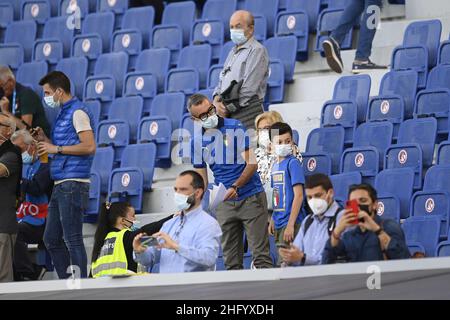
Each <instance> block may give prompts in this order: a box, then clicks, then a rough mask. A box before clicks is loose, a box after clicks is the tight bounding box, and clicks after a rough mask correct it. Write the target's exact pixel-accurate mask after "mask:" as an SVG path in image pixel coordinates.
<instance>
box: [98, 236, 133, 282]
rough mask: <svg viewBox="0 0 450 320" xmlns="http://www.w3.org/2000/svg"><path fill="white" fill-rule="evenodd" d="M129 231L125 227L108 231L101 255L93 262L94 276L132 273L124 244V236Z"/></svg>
mask: <svg viewBox="0 0 450 320" xmlns="http://www.w3.org/2000/svg"><path fill="white" fill-rule="evenodd" d="M127 231H129V230H128V229H124V230H122V231H119V232H117V231H114V232H110V233H108V235H107V236H106V238H105V241H104V242H103V246H102V249H101V251H100V255H99V257H98V258H97V260H96V261H95V262H93V263H92V276H93V277H94V278H98V277H104V276H113V275H123V274H129V273H131V272H130V271H128V260H127V255H126V252H125V247H124V245H123V236H124V234H125V232H127Z"/></svg>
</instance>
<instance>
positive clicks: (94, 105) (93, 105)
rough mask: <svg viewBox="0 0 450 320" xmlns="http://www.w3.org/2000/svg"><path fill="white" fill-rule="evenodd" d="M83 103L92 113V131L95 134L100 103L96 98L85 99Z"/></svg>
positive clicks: (98, 121)
mask: <svg viewBox="0 0 450 320" xmlns="http://www.w3.org/2000/svg"><path fill="white" fill-rule="evenodd" d="M83 104H84V105H85V106H86V108H88V109H89V111H90V112H91V114H92V117H93V118H94V119H93V121H94V126H95V128H93V129H94V133H95V136H97V128H98V124H99V123H100V113H101V110H102V104H101V103H100V101H98V100H87V101H83Z"/></svg>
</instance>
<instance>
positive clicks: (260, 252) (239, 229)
mask: <svg viewBox="0 0 450 320" xmlns="http://www.w3.org/2000/svg"><path fill="white" fill-rule="evenodd" d="M188 109H189V112H190V114H191V117H192V119H193V120H194V122H195V123H196V124H197V125H198V124H201V126H202V130H201V133H198V134H196V132H195V131H194V137H193V139H192V140H191V148H192V163H193V165H194V168H195V169H196V170H197V172H199V173H200V174H201V175H202V177H203V179H204V180H205V182H206V185H207V184H208V175H207V164H208V165H209V168H210V169H211V171H212V172H213V174H214V180H215V183H216V184H219V183H222V184H223V185H224V186H225V187H226V188H227V192H226V195H225V199H224V200H225V201H224V202H222V203H220V204H219V205H218V207H217V209H216V216H217V220H218V222H219V224H220V227H221V228H222V232H223V236H222V251H223V255H224V261H225V266H226V268H227V269H228V270H232V269H243V255H244V235H243V231H244V230H245V233H246V235H247V240H248V244H249V247H250V249H251V251H252V254H253V263H254V265H255V267H256V268H271V267H273V264H272V260H271V258H270V254H269V237H268V234H267V218H268V212H267V199H266V195H265V192H264V188H263V186H262V184H261V180H260V178H259V175H258V173H257V172H256V170H257V164H256V159H255V155H254V152H253V149H251V148H250V141H249V139H250V138H249V137H250V134H249V133H248V132H245V128H244V127H243V125H242V124H241V123H240V122H239V121H238V120H235V119H229V118H221V117H219V116H218V115H217V114H216V109H215V107H214V105H212V104H211V102H210V101H209V100H208V98H207V97H205V96H204V95H201V94H194V95H192V96H191V97H190V98H189V102H188Z"/></svg>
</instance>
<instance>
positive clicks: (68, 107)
mask: <svg viewBox="0 0 450 320" xmlns="http://www.w3.org/2000/svg"><path fill="white" fill-rule="evenodd" d="M39 85H41V86H43V90H44V99H45V102H46V103H47V105H48V106H50V107H58V106H61V111H60V113H59V114H58V117H57V118H56V122H55V126H54V129H53V131H52V139H51V140H49V139H48V138H47V137H46V136H45V135H44V134H43V132H42V130H41V129H39V130H38V133H37V135H38V137H37V139H38V140H39V141H41V142H39V145H38V153H39V156H41V155H45V154H46V153H47V154H52V155H54V156H53V161H52V162H51V165H50V174H51V177H52V179H53V180H54V181H55V187H54V189H53V193H52V197H51V199H50V203H49V208H48V218H47V226H46V228H45V233H44V243H45V246H46V247H47V249H48V251H49V252H50V255H51V257H52V260H53V264H54V265H55V269H56V272H57V273H58V277H59V278H60V279H65V278H68V277H69V276H71V274H70V273H72V275H73V273H74V272H77V270H74V269H73V268H72V270H70V269H69V266H78V268H79V269H80V270H79V272H80V273H81V274H80V275H81V277H82V278H86V276H87V258H86V250H85V248H84V244H83V233H82V229H83V215H84V212H85V209H86V208H87V205H88V196H89V182H90V181H89V174H90V170H91V164H92V159H93V155H94V153H95V148H96V146H95V139H94V131H93V127H94V122H93V117H92V115H91V113H90V111H89V110H88V109H87V108H86V107H85V106H84V105H83V103H82V102H80V101H79V100H78V99H77V98H76V97H72V95H71V94H70V80H69V78H67V76H66V75H65V74H64V73H62V72H59V71H53V72H50V73H49V74H47V75H46V76H45V77H44V78H42V79H41V81H40V82H39ZM77 276H78V275H77Z"/></svg>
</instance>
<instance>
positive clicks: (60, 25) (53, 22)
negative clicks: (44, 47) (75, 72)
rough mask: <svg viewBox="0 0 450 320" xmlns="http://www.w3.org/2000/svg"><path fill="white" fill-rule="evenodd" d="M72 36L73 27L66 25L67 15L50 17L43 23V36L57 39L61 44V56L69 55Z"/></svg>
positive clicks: (48, 38)
mask: <svg viewBox="0 0 450 320" xmlns="http://www.w3.org/2000/svg"><path fill="white" fill-rule="evenodd" d="M73 37H74V29H72V30H71V29H70V28H68V27H67V17H56V18H51V19H49V20H48V21H47V22H46V23H45V27H44V35H43V38H44V39H46V40H53V39H56V40H59V41H60V42H61V43H62V45H63V48H64V49H63V56H64V57H69V56H70V49H71V45H72V41H73Z"/></svg>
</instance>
